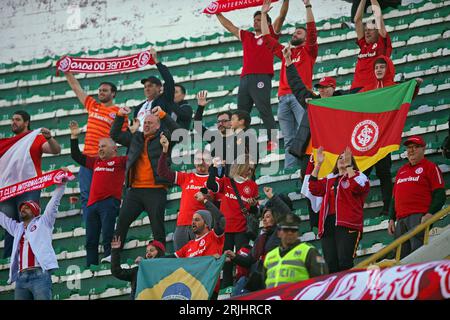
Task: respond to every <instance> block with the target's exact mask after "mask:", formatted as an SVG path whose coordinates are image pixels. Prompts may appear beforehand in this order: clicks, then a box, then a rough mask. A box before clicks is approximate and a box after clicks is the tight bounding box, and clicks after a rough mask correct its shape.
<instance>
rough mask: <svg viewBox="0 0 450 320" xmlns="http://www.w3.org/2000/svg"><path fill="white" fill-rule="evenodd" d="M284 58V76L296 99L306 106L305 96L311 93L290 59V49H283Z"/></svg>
mask: <svg viewBox="0 0 450 320" xmlns="http://www.w3.org/2000/svg"><path fill="white" fill-rule="evenodd" d="M283 54H284V58H285V61H286V77H287V79H288V83H289V86H290V87H291V90H292V93H293V94H294V96H295V98H296V99H297V101H298V102H299V103H300V104H301V105H302V106H303V107H304V108H306V106H307V103H306V98H307V97H308V96H310V95H311V93H310V91H309V90H308V89H307V88H306V86H305V84H304V83H303V81H302V78H300V75H299V74H298V71H297V68H296V67H295V65H294V64H293V63H292V60H291V50H290V49H289V48H285V49H284V50H283Z"/></svg>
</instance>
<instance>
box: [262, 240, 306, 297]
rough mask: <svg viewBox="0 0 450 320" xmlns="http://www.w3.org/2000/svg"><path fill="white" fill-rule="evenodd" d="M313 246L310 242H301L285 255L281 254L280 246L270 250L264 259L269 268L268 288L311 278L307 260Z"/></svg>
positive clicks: (265, 265) (266, 266)
mask: <svg viewBox="0 0 450 320" xmlns="http://www.w3.org/2000/svg"><path fill="white" fill-rule="evenodd" d="M311 248H312V247H311V246H310V245H309V244H306V243H300V244H299V245H298V246H296V247H294V248H292V249H291V250H290V251H289V252H288V253H287V254H286V255H285V256H284V257H281V256H280V248H279V247H277V248H275V249H273V250H272V251H270V252H269V253H268V254H267V255H266V259H265V260H264V267H265V268H266V270H267V273H266V288H273V287H277V286H280V285H282V284H285V283H293V282H299V281H303V280H307V279H309V273H308V270H307V269H306V266H305V262H306V257H307V256H308V252H309V249H311Z"/></svg>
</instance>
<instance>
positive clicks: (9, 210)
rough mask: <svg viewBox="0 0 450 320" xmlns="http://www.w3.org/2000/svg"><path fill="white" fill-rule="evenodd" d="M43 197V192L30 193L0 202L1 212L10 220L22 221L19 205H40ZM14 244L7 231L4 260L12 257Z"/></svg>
mask: <svg viewBox="0 0 450 320" xmlns="http://www.w3.org/2000/svg"><path fill="white" fill-rule="evenodd" d="M40 196H41V190H35V191H30V192H26V193H22V194H21V195H18V196H17V197H14V198H11V199H8V200H6V201H4V202H0V211H1V212H3V213H4V214H5V215H6V216H8V217H9V218H11V219H13V220H16V221H20V213H19V205H20V204H21V203H22V202H24V201H28V200H33V201H36V202H37V203H39V198H40ZM13 243H14V237H13V236H12V235H10V234H9V233H8V232H6V231H5V248H4V250H3V258H4V259H5V258H8V257H10V256H11V251H12V246H13Z"/></svg>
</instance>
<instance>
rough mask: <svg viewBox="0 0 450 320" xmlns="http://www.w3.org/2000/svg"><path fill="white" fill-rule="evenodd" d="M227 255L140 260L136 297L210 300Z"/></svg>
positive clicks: (140, 298) (139, 298)
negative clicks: (217, 257)
mask: <svg viewBox="0 0 450 320" xmlns="http://www.w3.org/2000/svg"><path fill="white" fill-rule="evenodd" d="M224 262H225V256H224V255H222V256H221V257H220V258H219V259H216V258H214V257H212V256H205V257H195V258H178V259H177V258H173V259H166V258H163V259H146V260H142V261H141V262H140V263H139V271H138V277H137V287H136V300H208V299H209V298H211V295H212V294H213V292H214V287H215V285H216V283H217V280H218V279H219V275H220V271H221V270H222V267H223V264H224Z"/></svg>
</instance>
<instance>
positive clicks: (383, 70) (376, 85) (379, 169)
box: [360, 56, 423, 216]
mask: <svg viewBox="0 0 450 320" xmlns="http://www.w3.org/2000/svg"><path fill="white" fill-rule="evenodd" d="M373 74H374V75H375V79H374V80H373V81H372V82H371V83H369V84H368V85H367V86H365V87H364V88H363V89H362V90H361V91H360V92H366V91H371V90H376V89H381V88H385V87H389V86H393V85H396V84H397V83H396V82H395V81H394V77H395V66H394V63H393V62H392V60H391V59H390V58H388V57H386V56H380V57H378V58H377V59H376V60H375V61H374V63H373ZM415 80H416V82H417V84H416V89H415V91H414V95H413V99H414V98H415V97H416V95H417V94H418V93H419V87H420V85H421V84H422V82H423V79H421V78H416V79H415ZM391 166H392V160H391V154H390V153H389V154H388V155H386V156H385V157H384V158H383V159H381V160H380V161H378V162H377V163H375V164H374V165H373V166H371V167H370V168H368V169H367V170H365V171H364V174H365V175H366V176H369V175H370V173H371V172H372V169H373V168H374V167H375V170H376V174H377V177H378V178H379V179H380V189H381V195H382V198H383V209H382V211H381V212H380V214H379V215H380V216H388V215H389V207H390V203H391V198H392V188H393V186H392V174H391Z"/></svg>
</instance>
